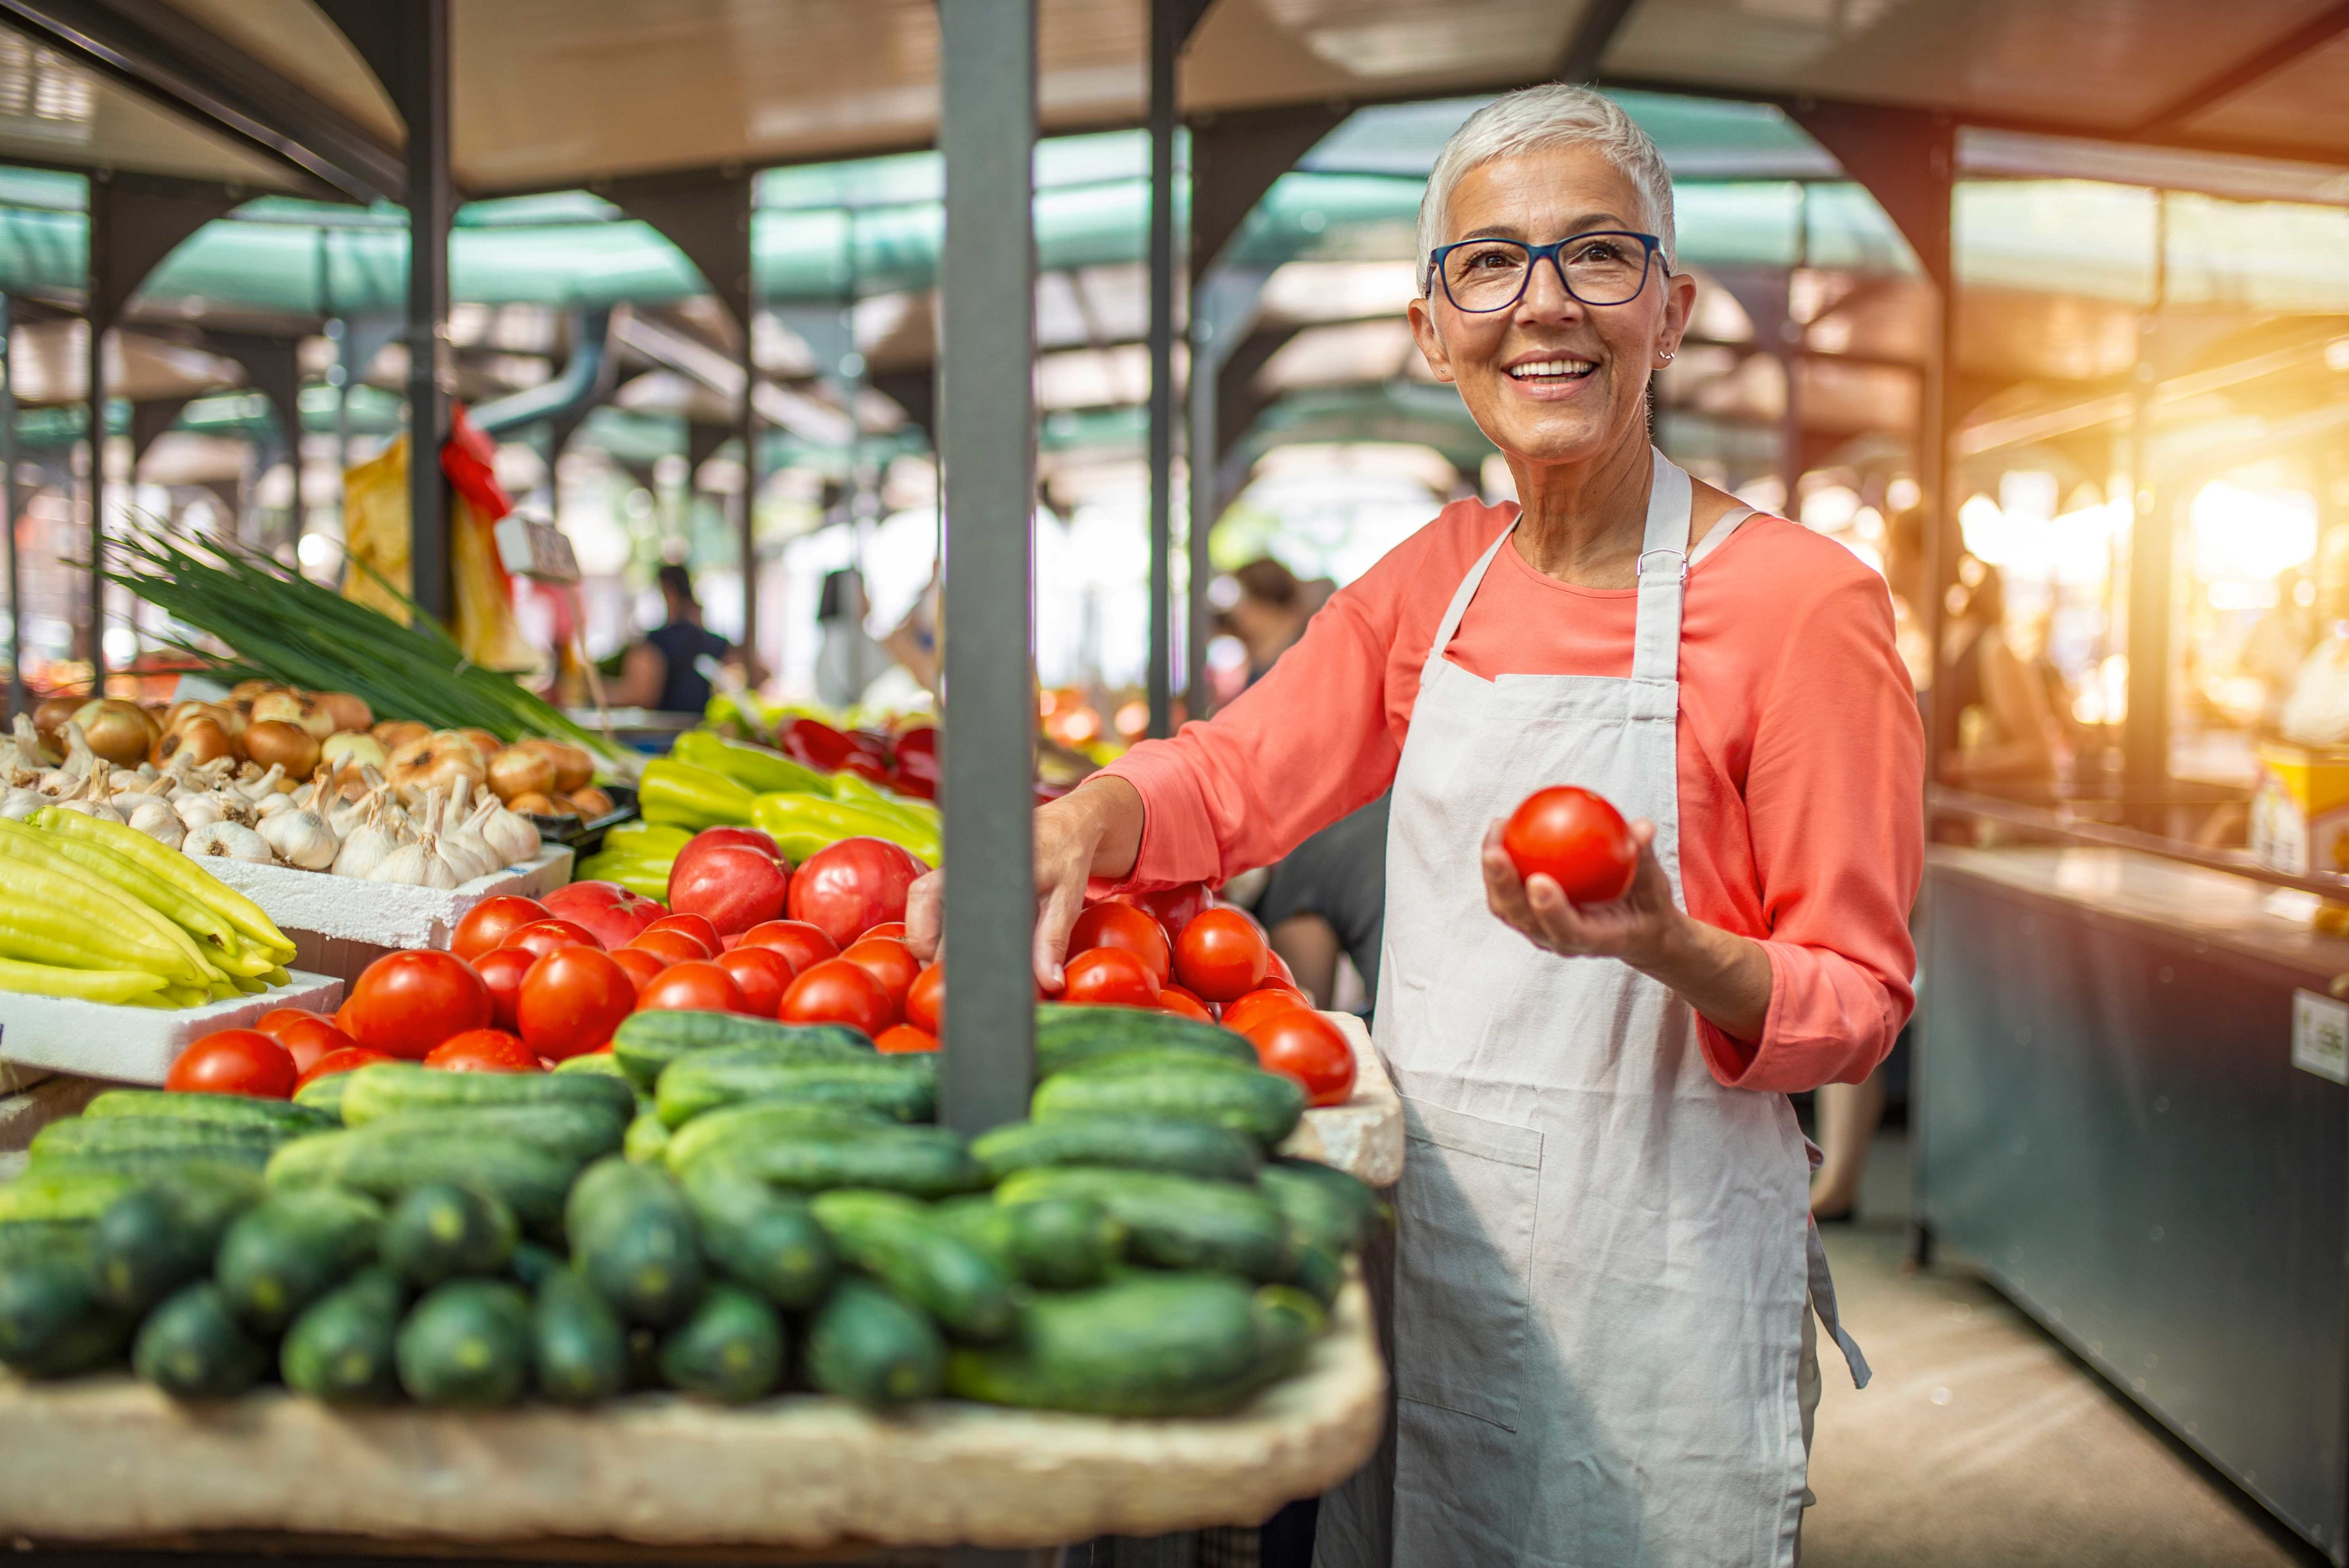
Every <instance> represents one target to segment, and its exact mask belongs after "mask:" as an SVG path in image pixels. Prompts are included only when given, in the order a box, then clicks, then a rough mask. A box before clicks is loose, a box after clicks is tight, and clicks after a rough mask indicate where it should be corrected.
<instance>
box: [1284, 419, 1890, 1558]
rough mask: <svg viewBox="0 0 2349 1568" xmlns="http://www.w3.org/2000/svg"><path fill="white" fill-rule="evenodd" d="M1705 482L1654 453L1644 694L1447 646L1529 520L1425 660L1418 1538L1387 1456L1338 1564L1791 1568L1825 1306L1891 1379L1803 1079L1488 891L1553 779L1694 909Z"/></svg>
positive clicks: (1398, 1385) (1409, 756)
mask: <svg viewBox="0 0 2349 1568" xmlns="http://www.w3.org/2000/svg"><path fill="white" fill-rule="evenodd" d="M1690 495H1691V490H1690V483H1689V478H1688V475H1687V474H1685V473H1683V472H1682V470H1681V469H1678V468H1676V467H1674V466H1673V465H1672V464H1671V463H1670V462H1668V461H1667V460H1666V459H1664V457H1663V455H1662V454H1661V453H1657V454H1656V456H1655V466H1654V475H1653V479H1652V480H1651V488H1650V495H1649V502H1648V518H1647V530H1646V535H1645V538H1644V540H1643V542H1642V547H1641V548H1642V553H1641V555H1640V579H1639V582H1640V587H1639V609H1638V622H1637V624H1638V632H1637V635H1636V639H1635V645H1634V653H1633V655H1632V664H1631V676H1630V679H1628V680H1626V679H1618V678H1615V677H1611V676H1501V677H1500V678H1499V679H1498V680H1494V681H1485V680H1482V679H1480V678H1478V677H1477V676H1473V675H1470V674H1469V673H1468V672H1466V671H1465V670H1463V669H1461V668H1460V667H1458V666H1457V665H1453V664H1451V663H1449V662H1448V661H1447V660H1446V659H1445V658H1444V649H1445V647H1446V646H1447V645H1449V644H1450V642H1451V641H1452V637H1453V634H1454V632H1456V631H1457V630H1458V628H1459V625H1460V620H1461V616H1462V615H1463V614H1464V613H1465V612H1466V610H1467V607H1468V603H1469V602H1470V600H1471V599H1473V598H1474V597H1475V592H1476V587H1477V584H1478V583H1480V582H1481V581H1482V580H1483V578H1484V575H1485V569H1486V568H1487V567H1488V566H1490V565H1491V564H1492V562H1493V558H1494V556H1495V555H1496V554H1497V553H1498V552H1500V551H1501V550H1503V549H1504V548H1506V545H1507V542H1508V535H1507V534H1506V533H1504V534H1503V535H1502V537H1501V538H1499V539H1497V540H1495V541H1494V542H1493V545H1492V548H1491V549H1489V550H1487V551H1485V553H1484V555H1483V556H1482V557H1481V558H1480V559H1479V560H1478V561H1477V562H1476V564H1475V566H1474V567H1473V568H1472V569H1471V570H1470V571H1469V573H1468V575H1467V576H1466V578H1465V579H1464V580H1463V581H1462V582H1461V583H1460V587H1459V591H1458V592H1457V593H1455V594H1454V596H1453V600H1452V604H1451V607H1450V608H1449V609H1448V610H1447V611H1445V613H1444V620H1443V622H1442V624H1441V625H1440V626H1439V628H1438V629H1437V632H1436V634H1435V641H1434V643H1433V645H1432V646H1431V648H1430V649H1429V652H1428V657H1427V665H1426V667H1425V669H1424V671H1423V674H1422V677H1421V685H1420V689H1419V697H1418V701H1417V703H1416V705H1415V706H1414V707H1413V710H1412V717H1411V729H1410V733H1409V736H1408V738H1407V739H1406V740H1405V742H1404V745H1403V748H1402V761H1401V763H1400V765H1399V768H1398V769H1397V772H1396V775H1395V781H1394V804H1393V811H1392V824H1391V826H1390V828H1389V839H1388V846H1387V916H1386V933H1385V940H1384V954H1383V956H1382V957H1381V975H1380V985H1379V1002H1378V1019H1377V1023H1378V1045H1379V1049H1380V1052H1381V1055H1382V1056H1383V1057H1385V1058H1386V1061H1387V1064H1388V1067H1389V1068H1390V1070H1391V1071H1392V1074H1393V1076H1394V1078H1395V1082H1396V1084H1397V1086H1398V1087H1399V1088H1401V1090H1402V1095H1403V1108H1404V1112H1405V1116H1406V1119H1407V1128H1408V1137H1409V1149H1408V1150H1407V1152H1406V1154H1405V1157H1404V1161H1403V1174H1402V1181H1401V1183H1400V1184H1399V1185H1398V1186H1397V1188H1396V1200H1395V1212H1396V1220H1395V1224H1396V1236H1395V1251H1396V1267H1395V1277H1394V1295H1393V1304H1392V1305H1393V1334H1394V1346H1393V1352H1394V1377H1395V1392H1396V1396H1397V1405H1396V1412H1397V1413H1396V1422H1395V1433H1394V1438H1395V1458H1394V1470H1395V1473H1394V1491H1393V1497H1392V1556H1391V1558H1390V1556H1389V1554H1388V1550H1387V1547H1388V1542H1387V1539H1386V1537H1387V1524H1388V1521H1387V1520H1386V1519H1385V1518H1384V1517H1383V1516H1384V1515H1385V1514H1386V1512H1387V1509H1386V1506H1385V1500H1384V1499H1383V1498H1381V1497H1379V1496H1378V1495H1377V1492H1378V1486H1377V1478H1376V1477H1375V1476H1372V1475H1371V1474H1370V1472H1365V1475H1364V1476H1360V1477H1357V1478H1355V1480H1353V1481H1350V1482H1349V1483H1348V1484H1347V1486H1346V1487H1345V1488H1343V1489H1341V1490H1340V1491H1337V1492H1333V1493H1331V1494H1330V1497H1329V1498H1328V1499H1327V1500H1326V1501H1325V1502H1324V1505H1323V1508H1322V1512H1321V1521H1322V1522H1321V1528H1320V1539H1319V1546H1318V1549H1317V1553H1316V1562H1317V1564H1318V1565H1319V1568H1339V1565H1344V1568H1371V1565H1380V1564H1384V1563H1388V1562H1390V1561H1392V1563H1393V1564H1395V1565H1396V1568H1447V1565H1451V1564H1460V1565H1462V1568H1472V1565H1473V1568H1496V1565H1498V1564H1503V1563H1507V1564H1528V1565H1530V1564H1556V1565H1557V1568H1716V1565H1717V1568H1786V1565H1787V1564H1790V1563H1792V1562H1793V1561H1794V1557H1795V1542H1796V1540H1797V1528H1798V1523H1799V1520H1800V1515H1801V1505H1802V1500H1803V1489H1804V1478H1805V1471H1806V1463H1807V1455H1806V1451H1805V1445H1804V1441H1803V1434H1802V1430H1801V1422H1800V1418H1799V1415H1798V1411H1797V1405H1796V1389H1795V1370H1796V1364H1797V1361H1798V1358H1799V1357H1800V1356H1801V1353H1802V1345H1803V1337H1804V1336H1803V1329H1804V1323H1803V1313H1804V1310H1805V1302H1806V1295H1807V1296H1810V1297H1813V1298H1815V1299H1816V1303H1817V1305H1818V1308H1819V1311H1820V1315H1821V1319H1822V1321H1823V1322H1824V1323H1825V1324H1826V1327H1827V1328H1828V1329H1829V1331H1830V1332H1831V1333H1832V1334H1833V1335H1834V1336H1835V1338H1836V1340H1837V1343H1838V1344H1839V1345H1841V1346H1843V1348H1844V1350H1845V1353H1846V1355H1847V1358H1848V1359H1849V1361H1850V1363H1851V1367H1852V1373H1853V1377H1854V1378H1855V1380H1856V1381H1858V1382H1860V1383H1862V1384H1864V1383H1865V1381H1866V1378H1867V1367H1866V1363H1865V1362H1864V1361H1862V1360H1861V1359H1860V1358H1859V1356H1858V1347H1857V1346H1854V1345H1852V1344H1851V1342H1850V1339H1849V1337H1848V1336H1846V1335H1845V1334H1844V1333H1843V1332H1842V1330H1841V1329H1840V1328H1839V1327H1838V1326H1837V1322H1836V1318H1835V1308H1834V1295H1833V1290H1832V1286H1831V1285H1830V1284H1828V1282H1827V1280H1826V1264H1825V1258H1824V1254H1822V1253H1819V1251H1818V1247H1817V1241H1816V1231H1815V1230H1813V1228H1812V1227H1811V1225H1810V1222H1809V1205H1808V1200H1807V1188H1808V1178H1809V1172H1810V1161H1809V1159H1808V1151H1807V1150H1806V1147H1805V1143H1804V1140H1803V1137H1802V1134H1801V1132H1800V1131H1799V1130H1797V1128H1796V1125H1795V1114H1794V1109H1793V1108H1792V1107H1791V1106H1790V1105H1789V1104H1788V1103H1787V1100H1786V1099H1785V1096H1784V1095H1777V1094H1758V1093H1754V1092H1753V1091H1750V1090H1738V1089H1730V1088H1723V1087H1722V1086H1721V1084H1720V1083H1719V1082H1718V1081H1716V1080H1715V1079H1714V1078H1713V1074H1712V1073H1711V1072H1710V1071H1709V1070H1708V1069H1707V1068H1706V1067H1705V1063H1704V1058H1703V1056H1702V1052H1701V1051H1700V1050H1699V1048H1698V1046H1697V1042H1696V1036H1695V1028H1694V1016H1693V1014H1692V1012H1691V1010H1690V1008H1689V1006H1688V1005H1687V1004H1686V1003H1685V1002H1683V1001H1682V1000H1681V999H1680V998H1679V997H1678V996H1676V995H1673V994H1672V993H1671V991H1669V990H1668V989H1666V988H1665V987H1664V986H1663V985H1660V984H1658V983H1657V982H1655V981H1653V980H1651V979H1649V978H1647V977H1646V976H1644V975H1640V974H1639V973H1637V972H1636V971H1634V970H1633V969H1631V968H1630V966H1628V965H1624V964H1622V963H1620V962H1618V961H1617V960H1615V959H1611V958H1562V957H1559V956H1557V954H1550V953H1546V952H1543V951H1541V950H1539V949H1537V948H1536V947H1534V946H1533V945H1532V944H1530V943H1528V942H1527V941H1526V939H1525V938H1524V937H1522V936H1520V935H1518V934H1516V933H1515V932H1513V931H1510V930H1509V929H1507V928H1506V926H1504V925H1502V924H1501V923H1499V921H1497V920H1496V919H1495V917H1494V916H1493V914H1492V913H1491V912H1490V910H1489V909H1488V908H1487V907H1486V905H1485V886H1484V878H1483V873H1482V872H1481V870H1480V868H1479V864H1478V854H1479V845H1480V843H1481V841H1482V840H1483V837H1484V833H1485V826H1486V824H1488V823H1490V822H1491V821H1492V820H1494V819H1495V818H1498V817H1505V816H1506V815H1507V814H1508V813H1509V811H1511V810H1513V809H1514V808H1515V807H1516V804H1517V802H1518V801H1520V800H1522V799H1525V797H1526V796H1527V795H1529V794H1531V793H1532V792H1533V791H1534V790H1536V789H1540V788H1542V787H1543V786H1546V785H1550V784H1578V785H1581V786H1583V787H1584V788H1586V789H1594V790H1596V791H1598V792H1599V794H1601V795H1603V796H1605V797H1606V798H1607V799H1609V800H1611V801H1613V802H1614V803H1615V805H1616V806H1617V807H1618V808H1619V810H1621V811H1622V812H1623V814H1624V816H1626V817H1627V818H1630V819H1633V820H1637V819H1639V818H1642V817H1644V818H1647V819H1648V820H1651V821H1653V822H1654V823H1655V824H1656V841H1655V850H1656V856H1657V859H1658V861H1660V862H1661V864H1662V866H1663V869H1664V871H1665V872H1666V873H1667V875H1669V876H1670V878H1671V884H1672V893H1673V897H1674V899H1675V900H1676V901H1677V900H1678V899H1679V898H1680V896H1681V884H1680V813H1679V804H1680V802H1679V789H1678V779H1679V773H1678V769H1677V764H1676V756H1677V721H1678V716H1679V706H1680V704H1679V685H1678V682H1677V679H1676V675H1677V669H1678V665H1679V656H1680V632H1681V601H1682V591H1683V585H1684V583H1685V580H1686V575H1687V566H1688V564H1689V557H1688V555H1687V547H1688V536H1689V501H1690ZM1743 517H1744V514H1743V513H1740V514H1736V515H1733V516H1732V517H1729V518H1724V519H1723V521H1722V522H1721V523H1720V524H1718V525H1716V526H1715V527H1714V528H1713V531H1711V532H1710V533H1709V534H1708V535H1707V536H1706V538H1705V541H1704V544H1703V546H1702V548H1701V549H1700V550H1699V551H1698V552H1697V557H1696V558H1697V559H1699V560H1701V559H1702V557H1703V556H1704V555H1705V554H1706V553H1708V552H1710V551H1711V550H1712V549H1713V548H1714V547H1715V546H1717V545H1718V544H1719V543H1720V542H1722V541H1723V539H1725V538H1727V537H1728V535H1729V533H1730V531H1731V530H1732V529H1733V528H1734V527H1735V526H1736V524H1737V522H1739V521H1742V520H1743Z"/></svg>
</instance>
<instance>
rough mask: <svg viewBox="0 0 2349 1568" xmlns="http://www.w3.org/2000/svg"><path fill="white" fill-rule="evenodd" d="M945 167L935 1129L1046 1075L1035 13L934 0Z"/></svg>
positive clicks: (1010, 1111)
mask: <svg viewBox="0 0 2349 1568" xmlns="http://www.w3.org/2000/svg"><path fill="white" fill-rule="evenodd" d="M938 24H939V30H940V33H941V35H942V39H941V44H942V46H941V48H940V51H939V76H940V78H941V80H940V88H941V98H942V100H943V101H942V106H941V108H942V112H941V114H940V117H939V122H938V145H939V146H940V147H941V148H942V149H943V150H945V152H946V160H947V200H946V207H947V214H946V216H947V227H946V250H945V254H944V256H943V257H942V263H943V264H942V265H941V267H940V269H939V270H940V280H941V284H942V287H941V294H942V296H943V297H942V298H941V301H940V313H939V315H940V334H939V336H940V353H939V365H938V380H939V392H940V396H939V399H938V403H939V408H938V425H939V429H938V434H939V437H940V456H941V459H942V468H943V470H944V471H943V476H942V477H943V482H944V485H945V492H946V516H947V543H946V690H947V729H946V736H945V740H946V746H947V753H946V779H945V784H946V791H945V793H946V802H945V803H946V842H947V848H948V851H949V853H950V856H951V858H952V860H953V862H954V871H953V873H952V875H951V876H950V877H949V878H948V879H947V908H946V951H947V957H948V959H949V961H950V962H951V963H952V965H953V970H952V983H951V984H950V985H948V986H947V1016H946V1034H947V1038H948V1039H950V1040H952V1041H953V1042H954V1049H953V1050H952V1051H950V1052H948V1053H947V1056H946V1057H945V1058H944V1059H943V1061H942V1064H941V1067H940V1079H941V1081H940V1083H939V1086H938V1088H939V1097H938V1098H939V1111H940V1115H939V1119H940V1120H941V1121H944V1122H946V1123H947V1124H948V1125H949V1126H952V1127H953V1128H955V1129H956V1130H957V1131H960V1132H963V1133H966V1134H969V1133H978V1132H982V1131H985V1130H987V1129H988V1128H990V1127H997V1126H1000V1125H1002V1124H1003V1123H1005V1122H1009V1121H1016V1120H1018V1119H1019V1118H1021V1117H1022V1116H1025V1115H1026V1114H1027V1109H1028V1093H1029V1087H1030V1084H1031V1083H1032V1082H1033V1080H1034V1078H1035V1070H1036V1069H1035V983H1034V981H1033V980H1032V979H1031V978H1030V963H1029V946H1030V911H1032V910H1033V909H1034V907H1035V902H1036V899H1035V887H1036V883H1035V865H1034V854H1035V849H1034V842H1035V840H1034V825H1033V822H1032V820H1031V819H1030V813H1031V810H1032V808H1033V799H1034V797H1033V782H1032V781H1033V779H1034V777H1035V758H1036V679H1035V673H1034V666H1033V661H1032V658H1031V655H1030V646H1031V642H1032V639H1031V636H1030V623H1029V617H1030V593H1031V591H1032V589H1031V585H1032V582H1033V574H1034V573H1033V562H1034V553H1035V515H1036V394H1035V385H1034V380H1033V377H1034V363H1035V355H1036V320H1035V317H1036V232H1035V223H1034V221H1033V217H1032V213H1033V211H1034V206H1035V200H1034V174H1033V170H1034V160H1035V144H1036V0H938Z"/></svg>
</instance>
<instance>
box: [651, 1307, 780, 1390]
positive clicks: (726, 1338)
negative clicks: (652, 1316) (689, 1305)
mask: <svg viewBox="0 0 2349 1568" xmlns="http://www.w3.org/2000/svg"><path fill="white" fill-rule="evenodd" d="M783 1348H784V1346H783V1320H782V1319H781V1318H780V1317H778V1316H776V1315H775V1309H774V1308H773V1307H771V1306H770V1305H767V1304H766V1303H765V1302H763V1301H761V1300H760V1299H759V1298H758V1297H757V1296H755V1295H751V1294H750V1292H749V1291H747V1290H744V1289H742V1288H741V1287H740V1285H730V1284H721V1285H716V1286H713V1287H712V1288H711V1289H710V1291H709V1294H708V1295H705V1296H703V1297H702V1298H701V1305H699V1306H698V1307H695V1308H694V1309H693V1315H692V1316H691V1317H688V1318H687V1319H686V1320H685V1321H684V1322H683V1323H680V1324H678V1326H676V1327H675V1328H672V1329H670V1330H669V1331H668V1332H667V1334H665V1335H663V1336H661V1342H660V1370H661V1379H662V1381H664V1382H666V1383H667V1385H668V1386H669V1387H672V1388H678V1389H681V1390H683V1391H684V1392H686V1393H688V1394H698V1395H700V1396H701V1397H702V1398H706V1399H715V1400H717V1401H719V1403H720V1404H725V1405H743V1404H748V1403H749V1402H750V1401H751V1400H752V1399H756V1398H759V1397H760V1396H761V1395H763V1394H766V1393H769V1392H771V1391H772V1389H773V1388H774V1387H775V1385H776V1384H777V1383H778V1382H780V1381H781V1378H782V1375H783Z"/></svg>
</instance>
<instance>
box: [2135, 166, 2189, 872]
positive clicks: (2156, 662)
mask: <svg viewBox="0 0 2349 1568" xmlns="http://www.w3.org/2000/svg"><path fill="white" fill-rule="evenodd" d="M2154 214H2155V217H2154V227H2153V235H2154V240H2153V244H2154V262H2153V304H2152V305H2151V307H2150V308H2149V309H2147V312H2146V314H2145V316H2144V319H2143V320H2141V321H2140V322H2139V323H2138V324H2137V364H2136V365H2135V366H2133V367H2132V369H2131V371H2130V376H2129V428H2128V453H2129V465H2128V473H2129V490H2130V499H2131V502H2132V506H2133V510H2134V517H2133V518H2132V520H2131V522H2130V526H2129V566H2128V641H2127V649H2128V711H2127V713H2126V714H2125V715H2123V717H2122V719H2121V797H2122V799H2123V800H2124V801H2125V802H2126V805H2125V806H2124V808H2123V812H2122V815H2123V817H2124V820H2127V822H2128V823H2129V824H2130V825H2131V826H2133V827H2138V828H2143V829H2146V830H2148V831H2152V832H2159V831H2161V830H2162V829H2163V826H2164V818H2165V817H2166V816H2167V815H2168V810H2167V809H2166V808H2165V807H2164V806H2163V805H2162V804H2161V797H2162V796H2163V795H2164V794H2165V793H2166V792H2167V787H2168V782H2169V624H2170V613H2169V611H2170V598H2171V583H2170V576H2171V569H2172V561H2171V557H2172V556H2173V555H2174V554H2175V553H2176V552H2175V549H2174V548H2173V547H2174V545H2175V542H2176V535H2177V527H2176V522H2175V520H2174V519H2173V518H2172V517H2171V515H2170V512H2169V508H2168V505H2167V504H2165V502H2164V499H2163V497H2162V495H2161V493H2160V487H2159V486H2158V485H2157V484H2156V483H2155V482H2154V473H2153V411H2154V397H2155V394H2156V393H2157V392H2158V391H2159V389H2160V383H2159V371H2158V366H2157V365H2156V360H2155V353H2156V350H2157V348H2158V330H2159V325H2160V318H2161V307H2162V304H2163V301H2164V299H2165V298H2166V296H2167V295H2168V287H2169V285H2168V278H2169V268H2168V250H2169V201H2168V197H2167V196H2166V195H2165V194H2163V193H2161V192H2158V191H2157V192H2156V193H2155V196H2154Z"/></svg>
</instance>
